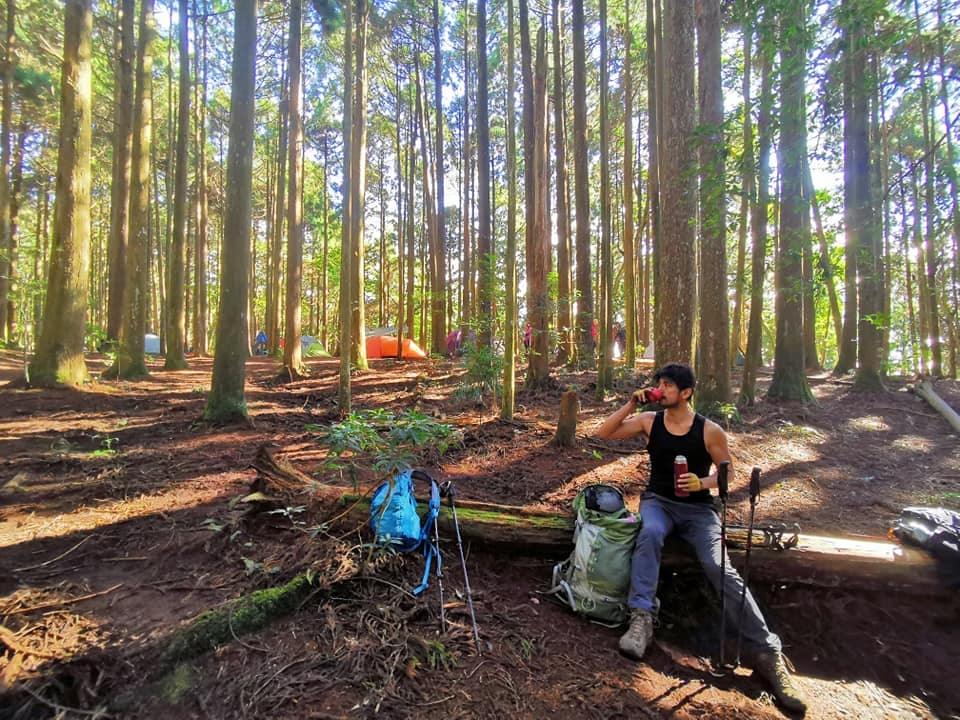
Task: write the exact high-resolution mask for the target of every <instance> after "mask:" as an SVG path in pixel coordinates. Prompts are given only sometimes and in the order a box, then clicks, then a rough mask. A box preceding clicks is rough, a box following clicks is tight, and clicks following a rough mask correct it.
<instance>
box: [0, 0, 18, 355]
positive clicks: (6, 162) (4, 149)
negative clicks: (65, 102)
mask: <svg viewBox="0 0 960 720" xmlns="http://www.w3.org/2000/svg"><path fill="white" fill-rule="evenodd" d="M16 17H17V4H16V2H15V0H7V11H6V29H5V31H4V41H5V42H4V46H5V47H4V58H3V74H2V77H3V88H2V101H0V107H2V109H0V342H9V341H11V340H13V333H12V332H11V331H12V328H13V324H14V322H15V318H14V317H13V313H12V312H11V311H10V305H11V303H12V300H13V281H12V277H13V272H14V262H13V236H12V233H11V229H10V135H11V134H12V132H13V94H14V88H13V79H14V70H15V68H16V64H17V32H16Z"/></svg>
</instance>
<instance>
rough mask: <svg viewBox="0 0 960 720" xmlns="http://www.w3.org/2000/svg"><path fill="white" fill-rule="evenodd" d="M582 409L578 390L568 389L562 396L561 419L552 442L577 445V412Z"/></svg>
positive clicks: (566, 446)
mask: <svg viewBox="0 0 960 720" xmlns="http://www.w3.org/2000/svg"><path fill="white" fill-rule="evenodd" d="M579 410H580V400H579V396H578V395H577V391H576V390H567V391H566V392H565V393H563V395H562V396H561V397H560V419H559V420H558V421H557V431H556V433H555V434H554V436H553V441H552V444H553V445H555V446H556V447H564V448H569V447H576V444H577V412H578V411H579Z"/></svg>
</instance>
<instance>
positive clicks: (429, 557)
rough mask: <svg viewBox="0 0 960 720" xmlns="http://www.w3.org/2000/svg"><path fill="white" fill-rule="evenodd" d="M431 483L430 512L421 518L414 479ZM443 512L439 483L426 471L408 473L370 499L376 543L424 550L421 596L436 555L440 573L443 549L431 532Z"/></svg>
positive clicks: (397, 549)
mask: <svg viewBox="0 0 960 720" xmlns="http://www.w3.org/2000/svg"><path fill="white" fill-rule="evenodd" d="M414 478H416V479H417V480H424V481H426V482H429V483H430V500H429V502H428V503H427V512H426V514H425V515H424V516H423V517H422V518H421V517H420V514H419V512H418V511H417V499H416V498H415V497H414V494H413V490H414V483H413V480H414ZM439 512H440V488H439V486H438V485H437V481H436V480H434V479H433V478H432V477H430V476H429V475H428V474H427V473H425V472H423V471H422V470H412V471H411V470H404V471H403V472H400V473H397V474H396V475H395V476H394V477H393V478H391V479H390V480H388V481H387V482H385V483H383V485H381V486H380V487H378V488H377V489H376V490H375V491H374V493H373V497H372V498H371V500H370V528H371V529H372V530H373V541H374V543H376V544H377V545H380V546H381V547H385V548H388V549H390V550H393V551H394V552H401V553H403V552H412V551H414V550H418V549H419V550H422V551H423V557H424V568H423V578H422V580H421V582H420V585H418V586H417V587H416V588H414V590H413V594H414V595H419V594H420V593H421V592H423V591H424V590H425V589H426V588H427V577H428V576H429V574H430V565H431V563H432V561H433V558H434V556H436V558H437V572H438V573H439V572H440V562H441V560H440V547H439V545H438V544H437V540H436V538H434V539H431V531H432V529H433V526H434V523H435V521H436V518H437V514H438V513H439Z"/></svg>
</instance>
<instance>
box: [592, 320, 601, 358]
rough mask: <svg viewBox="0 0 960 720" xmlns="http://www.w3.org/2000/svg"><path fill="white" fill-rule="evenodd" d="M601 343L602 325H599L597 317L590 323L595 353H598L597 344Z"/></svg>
mask: <svg viewBox="0 0 960 720" xmlns="http://www.w3.org/2000/svg"><path fill="white" fill-rule="evenodd" d="M599 343H600V326H599V325H597V319H596V318H594V319H593V321H592V322H591V323H590V345H591V347H592V348H593V354H594V355H596V354H597V345H598V344H599Z"/></svg>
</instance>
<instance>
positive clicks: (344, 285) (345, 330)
mask: <svg viewBox="0 0 960 720" xmlns="http://www.w3.org/2000/svg"><path fill="white" fill-rule="evenodd" d="M353 2H354V0H344V3H343V191H342V193H341V197H342V201H341V202H342V208H341V213H340V216H341V233H340V299H339V304H340V305H339V320H340V375H339V382H338V385H337V405H338V406H339V410H340V413H339V414H340V417H341V418H345V417H347V416H348V415H349V414H350V412H351V410H352V407H351V403H352V400H351V397H350V346H351V336H352V330H351V327H350V318H351V316H352V313H351V312H350V310H351V308H350V303H351V302H352V298H353V292H352V290H351V286H352V285H353V274H352V270H351V266H352V264H353V259H352V257H351V256H352V253H351V226H352V225H353V221H352V220H351V217H352V215H353V212H354V209H353V193H352V192H351V191H350V188H351V187H352V185H353V160H352V157H351V155H352V152H353V148H352V138H353V110H354V107H353V92H354V90H353V14H354V13H353ZM411 329H412V326H411Z"/></svg>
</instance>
